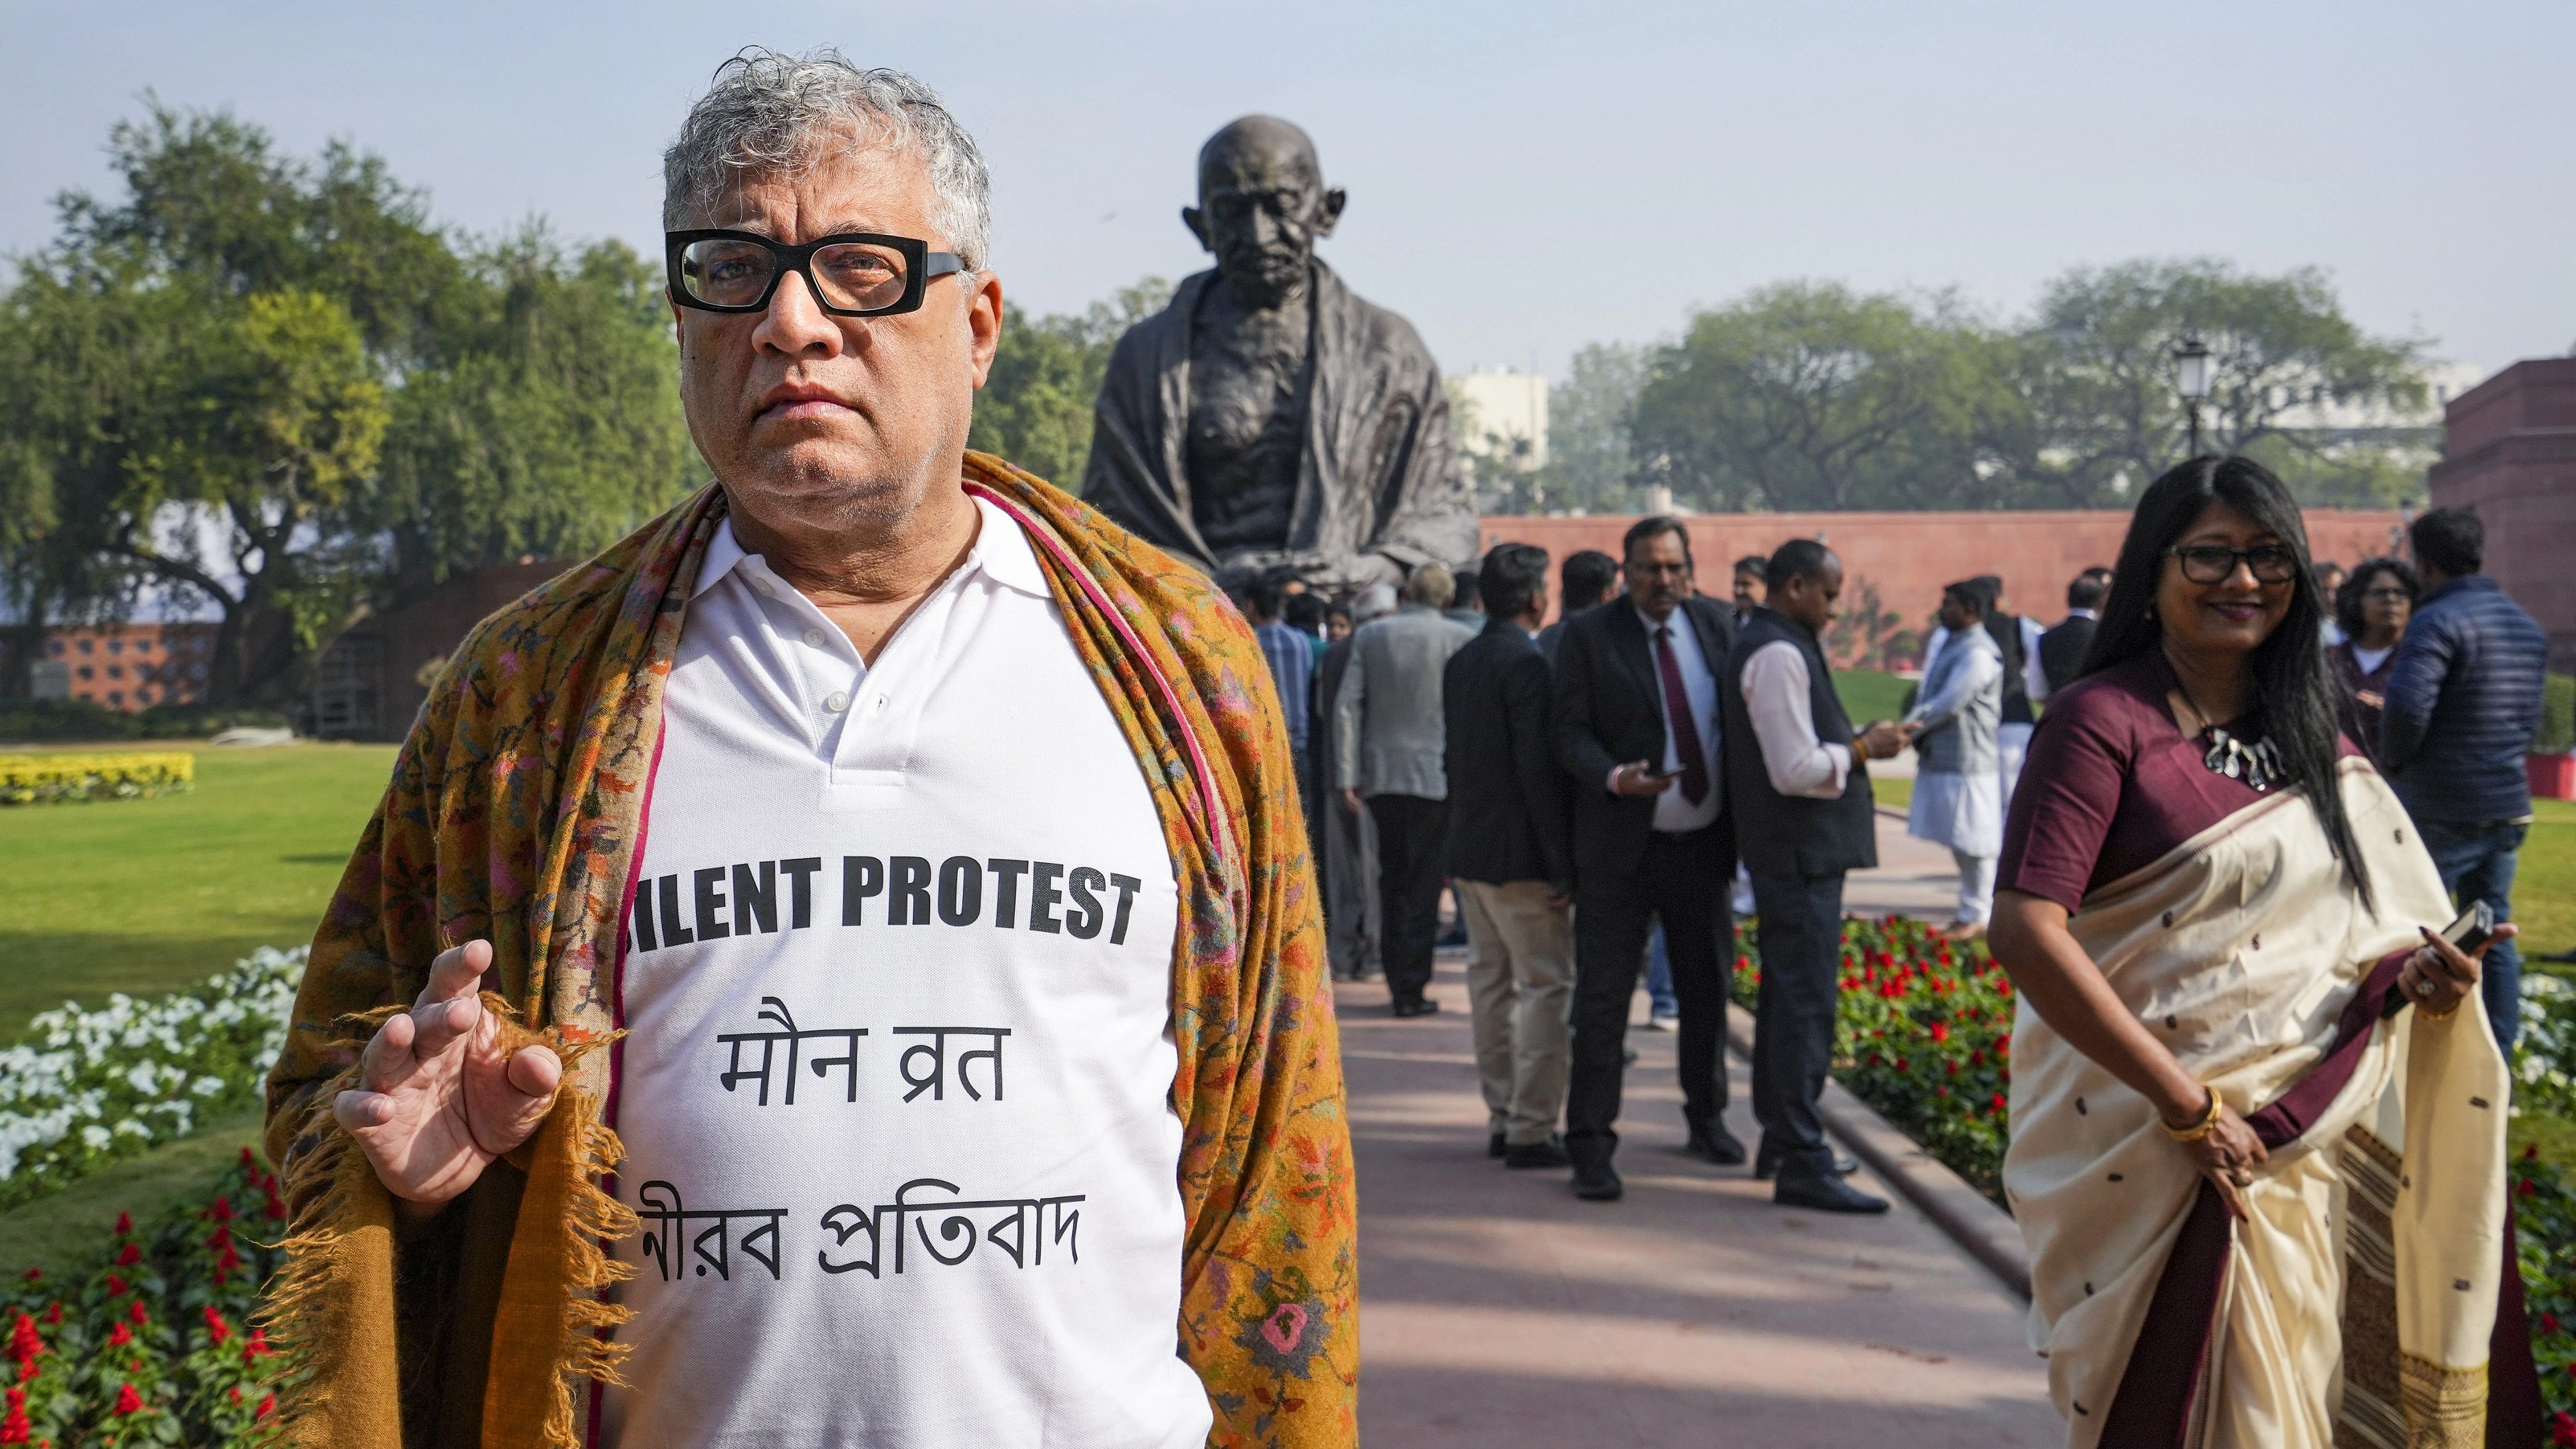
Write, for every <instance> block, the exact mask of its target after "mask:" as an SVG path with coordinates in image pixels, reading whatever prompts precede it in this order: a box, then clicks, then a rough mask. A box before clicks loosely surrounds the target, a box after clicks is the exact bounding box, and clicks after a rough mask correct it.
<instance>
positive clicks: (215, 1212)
mask: <svg viewBox="0 0 2576 1449" xmlns="http://www.w3.org/2000/svg"><path fill="white" fill-rule="evenodd" d="M206 1220H207V1221H208V1222H215V1223H228V1222H231V1221H232V1220H233V1200H232V1199H231V1198H228V1197H218V1198H216V1199H215V1205H214V1206H213V1207H210V1208H208V1209H206Z"/></svg>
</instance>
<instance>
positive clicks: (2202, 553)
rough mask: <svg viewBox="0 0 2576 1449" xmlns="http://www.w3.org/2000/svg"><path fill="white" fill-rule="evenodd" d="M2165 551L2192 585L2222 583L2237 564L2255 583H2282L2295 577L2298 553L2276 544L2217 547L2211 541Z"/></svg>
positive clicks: (2229, 576) (2297, 566)
mask: <svg viewBox="0 0 2576 1449" xmlns="http://www.w3.org/2000/svg"><path fill="white" fill-rule="evenodd" d="M2165 552H2166V553H2169V554H2171V555H2173V556H2174V557H2175V558H2177V559H2180V560H2181V561H2182V576H2183V577H2184V578H2187V579H2189V580H2191V581H2192V582H2193V583H2195V584H2223V583H2225V582H2227V581H2228V580H2229V579H2230V578H2233V577H2235V574H2236V566H2237V565H2238V564H2240V563H2241V564H2243V565H2245V567H2246V568H2247V569H2249V570H2251V571H2252V572H2253V574H2254V581H2255V582H2256V583H2258V584H2286V583H2288V582H2289V581H2290V580H2292V579H2294V578H2297V577H2298V576H2299V556H2298V555H2297V554H2294V553H2292V552H2290V551H2289V550H2288V549H2286V548H2282V547H2281V546H2279V545H2278V544H2269V543H2267V544H2263V545H2261V546H2260V547H2256V548H2220V547H2219V546H2218V545H2216V544H2214V543H2196V544H2193V545H2191V546H2190V547H2188V548H2169V549H2166V550H2165Z"/></svg>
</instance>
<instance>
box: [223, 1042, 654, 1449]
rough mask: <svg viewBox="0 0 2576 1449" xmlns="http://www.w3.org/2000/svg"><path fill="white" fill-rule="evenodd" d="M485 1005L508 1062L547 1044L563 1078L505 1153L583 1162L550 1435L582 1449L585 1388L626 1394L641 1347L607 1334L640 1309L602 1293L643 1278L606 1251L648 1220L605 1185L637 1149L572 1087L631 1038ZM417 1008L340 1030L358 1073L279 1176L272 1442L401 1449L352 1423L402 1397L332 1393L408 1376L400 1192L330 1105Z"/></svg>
mask: <svg viewBox="0 0 2576 1449" xmlns="http://www.w3.org/2000/svg"><path fill="white" fill-rule="evenodd" d="M480 1000H481V1002H482V1005H483V1009H484V1010H485V1011H486V1012H489V1013H490V1014H491V1017H492V1020H493V1021H494V1023H495V1024H496V1025H497V1026H498V1028H499V1032H500V1048H501V1050H502V1051H503V1053H504V1054H505V1055H516V1054H517V1053H518V1052H519V1051H521V1050H522V1049H524V1048H526V1047H530V1046H543V1047H546V1048H548V1049H549V1050H551V1051H553V1052H554V1053H555V1055H556V1057H557V1058H558V1059H559V1060H561V1062H562V1063H563V1067H564V1072H565V1089H564V1090H562V1091H561V1093H560V1094H559V1095H558V1097H557V1098H556V1101H555V1104H554V1106H553V1107H552V1108H551V1109H549V1111H548V1112H547V1114H546V1120H545V1121H544V1122H543V1123H542V1124H540V1125H539V1127H538V1129H537V1130H536V1131H535V1132H533V1133H531V1134H529V1138H528V1141H527V1142H526V1143H525V1144H523V1145H522V1147H521V1148H520V1149H518V1150H516V1151H514V1152H512V1153H509V1154H506V1155H505V1156H506V1157H507V1159H508V1160H510V1161H512V1162H513V1163H514V1164H515V1165H518V1166H521V1167H522V1168H528V1167H532V1166H533V1165H534V1164H533V1163H532V1162H531V1161H530V1160H529V1154H530V1151H531V1149H538V1150H542V1148H543V1146H544V1145H545V1144H547V1143H549V1142H550V1141H559V1142H560V1143H561V1144H562V1146H563V1148H564V1149H566V1150H565V1153H564V1155H565V1156H567V1157H568V1158H569V1159H570V1160H569V1161H568V1162H566V1163H564V1164H562V1165H561V1166H562V1170H563V1171H564V1173H565V1174H566V1177H567V1180H568V1183H569V1187H568V1189H567V1191H566V1198H567V1204H566V1207H567V1210H566V1212H565V1213H564V1215H563V1228H562V1231H563V1234H564V1242H563V1244H562V1249H563V1252H564V1254H565V1258H566V1263H567V1269H568V1274H567V1276H568V1281H569V1284H570V1286H571V1287H572V1289H573V1290H574V1291H573V1292H572V1293H570V1294H569V1295H568V1296H567V1299H566V1302H565V1304H564V1308H563V1315H562V1316H563V1322H562V1327H561V1342H560V1344H559V1346H558V1348H557V1353H558V1358H557V1363H558V1365H559V1366H560V1368H561V1370H562V1371H561V1372H560V1373H558V1374H557V1375H556V1376H555V1381H554V1384H553V1386H552V1396H551V1397H552V1403H551V1404H550V1405H549V1407H548V1411H547V1413H546V1417H545V1422H544V1424H543V1425H542V1426H541V1429H540V1433H541V1436H542V1442H543V1443H545V1444H546V1445H548V1446H549V1449H581V1437H580V1433H579V1430H578V1428H577V1421H576V1418H575V1413H574V1395H573V1382H574V1380H575V1379H576V1378H581V1379H593V1380H597V1381H598V1382H599V1383H602V1384H605V1385H611V1386H617V1387H623V1386H625V1380H624V1378H623V1377H621V1375H620V1367H621V1365H622V1364H623V1362H624V1360H625V1356H626V1354H627V1352H628V1346H627V1345H624V1344H619V1343H616V1342H614V1341H613V1340H612V1339H611V1338H610V1337H609V1333H608V1331H609V1330H611V1329H614V1328H616V1327H617V1326H618V1325H620V1324H623V1323H624V1322H626V1321H627V1319H628V1318H630V1317H632V1316H633V1310H632V1309H629V1308H626V1307H624V1306H622V1305H620V1304H616V1303H611V1302H609V1301H607V1300H606V1298H605V1297H603V1296H602V1294H603V1292H604V1290H606V1289H607V1288H609V1287H611V1286H612V1285H614V1284H616V1283H619V1282H622V1281H624V1280H625V1279H627V1278H630V1277H632V1276H633V1275H634V1270H633V1269H632V1268H631V1267H629V1266H627V1265H625V1264H622V1263H619V1262H617V1261H616V1260H615V1259H613V1258H611V1257H610V1256H609V1255H608V1252H607V1249H606V1245H607V1244H608V1243H610V1242H613V1241H615V1240H616V1239H617V1238H620V1237H622V1236H624V1235H626V1234H627V1233H629V1232H632V1231H633V1230H634V1229H635V1226H636V1217H635V1213H634V1210H633V1209H631V1208H628V1207H627V1206H625V1205H624V1204H623V1203H620V1202H618V1201H617V1199H615V1198H614V1197H611V1196H610V1195H609V1194H608V1192H607V1191H606V1190H605V1189H604V1188H603V1187H602V1186H601V1184H602V1183H603V1182H605V1181H606V1180H607V1178H608V1176H609V1175H610V1174H611V1173H613V1172H615V1171H616V1169H617V1165H618V1163H619V1162H620V1161H621V1160H622V1159H623V1158H624V1156H625V1147H624V1145H623V1144H622V1143H620V1142H619V1141H618V1137H617V1134H616V1132H615V1131H613V1130H611V1129H610V1128H609V1127H608V1126H607V1125H606V1124H605V1123H603V1122H601V1121H600V1119H599V1104H598V1102H597V1101H596V1100H594V1099H593V1098H592V1097H591V1095H590V1094H589V1093H587V1092H583V1091H581V1090H579V1089H578V1088H574V1087H572V1086H571V1072H572V1068H573V1065H574V1064H575V1063H576V1062H578V1061H580V1060H581V1058H582V1057H584V1056H586V1055H588V1054H589V1053H591V1052H593V1051H596V1050H598V1049H599V1048H601V1047H604V1046H606V1045H608V1044H609V1043H610V1042H612V1041H614V1040H616V1038H617V1037H619V1036H622V1035H624V1033H622V1032H615V1033H610V1034H607V1035H605V1036H596V1037H586V1038H582V1039H575V1038H573V1037H571V1036H568V1035H567V1034H565V1033H562V1032H559V1031H556V1030H552V1029H548V1030H542V1031H540V1030H531V1029H530V1028H528V1027H526V1026H523V1025H521V1024H520V1021H519V1014H518V1012H517V1010H516V1009H515V1008H514V1007H513V1006H512V1005H511V1004H510V1002H509V1000H508V999H507V998H505V997H503V996H501V995H500V994H498V993H496V992H490V991H486V992H483V993H482V994H481V997H480ZM408 1010H410V1007H408V1006H406V1005H404V1004H401V1003H395V1004H392V1005H387V1006H380V1007H377V1008H375V1009H373V1010H371V1011H362V1012H352V1013H349V1014H347V1015H344V1016H341V1017H339V1018H337V1019H336V1020H335V1022H334V1025H336V1026H338V1027H339V1028H341V1029H342V1030H343V1031H346V1032H349V1033H350V1034H349V1035H346V1036H343V1037H340V1038H338V1039H337V1040H335V1041H334V1042H332V1044H331V1045H332V1046H333V1047H334V1048H335V1049H338V1050H343V1051H346V1052H348V1053H349V1057H350V1062H349V1065H348V1066H347V1067H345V1068H343V1069H342V1070H341V1071H340V1072H338V1073H337V1074H336V1075H334V1076H332V1077H331V1078H330V1079H329V1080H328V1081H326V1082H324V1083H323V1084H322V1086H321V1089H320V1090H318V1091H316V1092H315V1093H314V1094H313V1096H312V1098H311V1101H312V1106H311V1107H310V1108H309V1109H308V1110H307V1111H306V1113H305V1117H304V1120H303V1123H302V1124H301V1128H300V1130H299V1132H298V1134H297V1137H298V1140H299V1141H301V1142H306V1143H310V1144H311V1145H310V1146H308V1147H306V1148H305V1149H304V1150H302V1151H300V1152H297V1153H295V1154H293V1155H292V1156H290V1157H289V1159H288V1161H287V1162H286V1164H285V1165H284V1166H283V1168H281V1170H280V1173H279V1176H280V1178H281V1179H282V1181H281V1187H282V1188H283V1191H284V1195H285V1197H286V1200H287V1203H288V1214H289V1216H288V1219H287V1230H286V1236H285V1238H284V1239H283V1240H282V1241H281V1242H280V1244H279V1246H280V1247H282V1248H283V1249H285V1252H286V1264H285V1266H284V1267H283V1268H282V1269H280V1270H279V1273H278V1275H277V1278H276V1280H275V1282H274V1283H273V1284H272V1286H271V1287H270V1289H269V1292H268V1295H267V1298H266V1300H265V1302H264V1303H263V1305H262V1308H261V1311H260V1313H259V1321H260V1323H261V1325H262V1326H263V1327H264V1328H265V1329H266V1330H267V1331H268V1335H269V1341H270V1342H271V1343H272V1344H274V1345H275V1346H276V1347H277V1349H278V1350H279V1352H278V1353H277V1354H276V1355H275V1357H274V1359H273V1360H272V1362H274V1363H275V1364H277V1365H279V1367H278V1368H277V1370H276V1371H275V1373H274V1376H273V1377H272V1379H271V1381H270V1383H269V1387H270V1388H271V1389H273V1390H274V1391H275V1392H276V1394H277V1398H278V1406H279V1408H280V1410H281V1411H282V1412H281V1413H280V1414H279V1415H278V1417H277V1419H276V1421H275V1427H274V1428H273V1430H272V1431H271V1432H270V1433H269V1434H268V1435H267V1436H265V1439H264V1441H263V1442H266V1443H271V1444H312V1445H331V1446H341V1445H352V1444H368V1445H374V1444H383V1445H388V1446H391V1445H399V1444H401V1443H402V1442H403V1437H402V1429H401V1426H400V1425H399V1424H396V1423H385V1424H353V1423H351V1422H349V1415H351V1414H353V1413H354V1414H360V1415H367V1414H368V1411H369V1409H370V1407H371V1406H370V1405H369V1404H367V1403H366V1402H365V1400H367V1399H375V1400H377V1401H378V1402H379V1403H383V1402H386V1401H389V1400H390V1399H392V1398H393V1397H395V1396H391V1395H374V1394H365V1393H361V1394H357V1395H351V1396H349V1397H350V1398H351V1399H352V1400H354V1402H348V1403H343V1402H342V1401H341V1398H340V1396H338V1395H335V1394H334V1393H333V1392H332V1389H333V1386H335V1385H340V1384H355V1383H365V1382H369V1381H374V1380H378V1379H380V1378H390V1377H391V1376H392V1375H393V1374H394V1372H395V1365H394V1353H393V1349H394V1345H393V1340H392V1334H391V1325H392V1322H393V1316H392V1312H391V1308H392V1303H391V1296H392V1295H391V1291H390V1289H389V1288H387V1287H384V1286H382V1285H386V1284H389V1283H390V1280H391V1277H392V1263H393V1256H394V1253H395V1252H396V1250H397V1244H396V1234H395V1231H394V1224H395V1217H394V1212H395V1210H394V1206H393V1199H392V1195H391V1194H390V1193H388V1192H387V1191H386V1190H385V1188H384V1186H383V1184H382V1183H381V1182H379V1181H378V1180H377V1178H376V1174H375V1169H374V1167H373V1165H371V1164H370V1163H369V1162H368V1161H367V1154H366V1153H365V1152H364V1151H363V1150H361V1149H360V1148H359V1146H358V1144H357V1141H356V1139H354V1138H352V1137H351V1136H350V1135H349V1133H348V1132H347V1130H346V1129H344V1128H342V1127H341V1126H340V1123H339V1119H338V1118H337V1117H335V1116H333V1115H332V1110H331V1108H332V1103H333V1101H334V1100H335V1099H337V1098H338V1097H339V1095H340V1093H342V1092H343V1091H347V1090H349V1089H351V1088H354V1087H356V1086H357V1085H358V1084H359V1077H360V1073H361V1071H362V1070H363V1064H362V1063H361V1062H360V1061H359V1057H360V1056H361V1055H362V1054H363V1053H364V1051H365V1049H366V1046H367V1043H368V1042H369V1041H371V1040H372V1039H373V1038H374V1036H375V1033H376V1032H377V1031H378V1030H380V1029H381V1028H382V1027H383V1026H384V1024H385V1023H386V1022H387V1021H390V1020H392V1019H393V1018H394V1017H396V1016H400V1015H402V1014H403V1013H404V1012H406V1011H408ZM379 1296H381V1297H382V1298H383V1299H384V1300H385V1301H384V1302H383V1303H381V1304H378V1303H374V1302H371V1301H362V1300H372V1299H374V1298H377V1297H379ZM378 1340H381V1342H379V1341H378ZM369 1360H373V1361H372V1362H370V1361H369Z"/></svg>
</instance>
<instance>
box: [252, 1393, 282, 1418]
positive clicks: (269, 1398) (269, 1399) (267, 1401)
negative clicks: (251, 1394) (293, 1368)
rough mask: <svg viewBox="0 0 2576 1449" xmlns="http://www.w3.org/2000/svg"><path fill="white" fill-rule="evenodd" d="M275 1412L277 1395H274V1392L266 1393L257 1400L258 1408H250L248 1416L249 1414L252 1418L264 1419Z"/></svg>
mask: <svg viewBox="0 0 2576 1449" xmlns="http://www.w3.org/2000/svg"><path fill="white" fill-rule="evenodd" d="M276 1412H277V1395H275V1394H268V1395H265V1396H263V1397H262V1398H261V1399H260V1401H259V1407H258V1408H256V1409H253V1410H251V1411H250V1416H251V1417H252V1418H254V1419H265V1418H267V1417H268V1416H269V1415H271V1414H274V1413H276Z"/></svg>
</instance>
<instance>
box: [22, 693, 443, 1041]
mask: <svg viewBox="0 0 2576 1449" xmlns="http://www.w3.org/2000/svg"><path fill="white" fill-rule="evenodd" d="M151 748H154V749H164V748H174V747H172V746H163V745H154V746H151ZM175 748H180V749H186V750H189V751H190V752H191V753H193V754H195V755H196V757H197V783H196V788H195V789H194V790H191V791H189V792H188V793H186V794H183V795H168V796H162V797H160V798H157V799H150V800H106V801H95V802H90V803H85V804H70V805H22V806H12V807H8V808H6V809H0V880H5V881H7V882H8V890H9V900H10V909H9V910H7V911H6V912H0V1042H5V1041H9V1040H12V1039H14V1038H15V1037H17V1036H18V1035H19V1034H20V1033H21V1032H23V1031H24V1030H25V1029H26V1025H27V1018H28V1017H29V1016H31V1015H33V1014H34V1013H36V1012H38V1011H42V1010H45V1009H46V1008H48V1007H54V1006H60V1005H61V1004H62V1003H63V1001H64V1000H65V999H66V998H70V999H75V1000H78V1001H81V1002H83V1003H85V1004H96V1003H98V1002H101V1001H104V1000H105V998H106V996H107V994H108V993H109V992H111V991H124V992H131V993H135V994H141V993H145V992H160V991H167V990H170V989H171V988H173V987H176V986H182V985H186V984H188V983H190V982H194V981H198V980H202V979H203V978H205V977H207V976H211V975H213V974H214V973H215V972H217V971H219V970H221V969H223V968H225V967H228V966H230V965H231V964H232V963H233V962H234V961H235V960H236V959H238V958H239V957H242V956H244V955H247V954H249V952H250V950H251V948H252V947H254V946H278V947H288V946H296V945H301V944H302V943H304V942H306V941H309V940H311V939H312V938H313V925H314V922H316V921H317V920H319V919H320V918H321V915H322V907H323V906H324V905H325V904H326V903H328V901H329V900H330V896H331V888H332V887H333V886H334V885H335V884H337V883H338V881H339V879H340V868H341V867H342V866H343V865H345V864H346V863H347V861H348V858H349V850H350V847H352V846H353V845H355V844H356V843H357V839H358V832H359V830H360V829H361V828H362V827H363V826H364V825H365V824H366V820H367V813H368V812H369V811H370V810H372V809H374V808H375V804H376V799H377V797H378V796H379V795H381V794H382V793H383V792H384V784H385V777H386V774H387V772H388V771H390V770H391V769H392V767H393V747H392V746H389V745H319V744H317V745H289V746H280V747H277V748H273V749H238V750H236V749H215V748H212V747H210V746H204V745H180V746H176V747H175Z"/></svg>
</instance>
